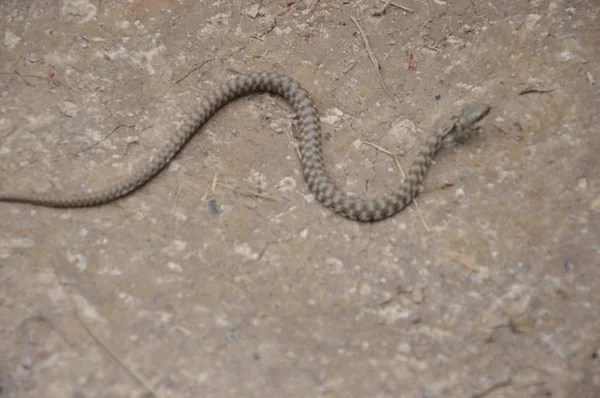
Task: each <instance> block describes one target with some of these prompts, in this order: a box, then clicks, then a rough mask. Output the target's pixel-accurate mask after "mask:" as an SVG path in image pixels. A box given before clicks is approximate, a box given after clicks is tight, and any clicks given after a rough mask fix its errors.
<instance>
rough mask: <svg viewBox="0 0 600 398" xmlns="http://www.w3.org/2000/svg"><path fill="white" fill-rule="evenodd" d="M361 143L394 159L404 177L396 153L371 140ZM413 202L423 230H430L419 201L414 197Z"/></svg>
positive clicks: (403, 175) (404, 176)
mask: <svg viewBox="0 0 600 398" xmlns="http://www.w3.org/2000/svg"><path fill="white" fill-rule="evenodd" d="M362 143H363V144H366V145H369V146H372V147H373V148H375V149H377V150H379V151H381V152H383V153H385V154H386V155H388V156H391V158H392V159H394V163H396V167H398V169H399V170H400V172H401V173H402V178H404V179H406V174H404V170H402V166H401V165H400V162H399V161H398V157H397V156H396V155H394V154H393V153H391V152H390V151H388V150H387V149H384V148H382V147H380V146H379V145H377V144H374V143H372V142H369V141H362ZM413 202H414V203H415V208H416V209H417V214H418V215H419V218H420V219H421V223H422V224H423V228H425V231H427V232H431V229H429V226H428V225H427V223H426V222H425V218H424V217H423V214H421V208H420V207H419V203H418V202H417V200H416V199H413Z"/></svg>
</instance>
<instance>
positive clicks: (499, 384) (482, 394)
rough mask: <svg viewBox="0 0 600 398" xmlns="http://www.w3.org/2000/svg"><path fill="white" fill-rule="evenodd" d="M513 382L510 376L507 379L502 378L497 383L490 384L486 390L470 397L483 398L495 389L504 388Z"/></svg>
mask: <svg viewBox="0 0 600 398" xmlns="http://www.w3.org/2000/svg"><path fill="white" fill-rule="evenodd" d="M511 382H512V380H511V379H510V377H509V378H508V379H506V380H502V381H499V382H497V383H494V384H493V385H492V386H490V387H489V388H487V389H485V390H484V391H482V392H480V393H477V394H473V395H471V397H470V398H483V397H485V396H486V395H488V394H490V393H491V392H494V391H495V390H498V389H500V388H504V387H506V386H508V385H510V383H511Z"/></svg>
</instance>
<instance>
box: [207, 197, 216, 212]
mask: <svg viewBox="0 0 600 398" xmlns="http://www.w3.org/2000/svg"><path fill="white" fill-rule="evenodd" d="M208 208H209V209H210V212H211V213H212V214H219V208H218V207H217V201H216V200H214V199H211V200H210V201H209V202H208Z"/></svg>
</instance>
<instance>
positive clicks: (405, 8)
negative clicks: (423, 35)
mask: <svg viewBox="0 0 600 398" xmlns="http://www.w3.org/2000/svg"><path fill="white" fill-rule="evenodd" d="M381 2H382V3H386V5H385V7H387V5H388V4H389V5H391V6H394V7H398V8H399V9H401V10H404V11H406V12H410V13H413V12H415V10H413V9H412V8H408V7H406V6H403V5H401V4H398V3H394V2H393V1H388V0H381Z"/></svg>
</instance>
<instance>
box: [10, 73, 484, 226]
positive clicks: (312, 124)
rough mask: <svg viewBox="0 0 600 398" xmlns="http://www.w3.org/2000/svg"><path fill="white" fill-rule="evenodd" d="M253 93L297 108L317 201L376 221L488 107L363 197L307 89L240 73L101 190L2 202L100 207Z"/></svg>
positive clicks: (467, 111) (448, 128) (467, 115)
mask: <svg viewBox="0 0 600 398" xmlns="http://www.w3.org/2000/svg"><path fill="white" fill-rule="evenodd" d="M255 92H269V93H273V94H277V95H279V96H281V97H282V98H284V99H285V100H286V101H287V102H288V103H289V104H290V105H291V106H292V108H293V110H294V111H295V112H296V114H297V116H298V119H299V124H300V143H299V150H300V160H301V163H302V171H303V173H304V179H305V180H306V182H307V184H308V188H309V189H310V191H311V192H312V193H313V194H314V195H315V197H316V198H317V200H319V202H321V203H322V204H323V205H325V206H326V207H328V208H329V209H331V210H333V211H334V212H336V213H338V214H340V215H342V216H344V217H347V218H349V219H351V220H357V221H378V220H382V219H385V218H388V217H390V216H392V215H394V214H396V213H398V212H399V211H401V210H402V209H404V208H405V207H406V206H407V205H408V204H409V203H410V202H411V201H412V200H413V198H414V197H415V195H416V194H417V193H418V191H419V188H420V186H421V184H422V183H423V180H424V179H425V174H426V173H427V170H428V169H429V167H430V166H431V161H432V159H433V157H434V156H435V154H436V153H437V151H438V150H439V149H440V148H441V146H442V144H443V143H444V142H445V141H448V140H453V139H454V140H461V139H463V138H464V137H466V136H467V135H469V134H471V133H473V132H475V131H477V129H478V128H477V127H476V126H475V124H476V123H477V122H478V121H480V120H481V119H483V118H484V117H485V116H486V115H487V114H488V112H489V110H490V107H489V106H488V105H485V104H467V105H464V106H463V107H462V108H461V109H460V111H459V112H458V113H457V114H456V115H455V116H453V117H451V118H450V119H449V120H448V121H447V122H446V123H444V124H443V125H442V126H441V127H440V128H439V129H438V130H437V131H436V133H435V134H433V135H432V136H430V137H429V138H427V139H426V140H425V141H424V142H423V144H422V146H421V148H420V151H419V152H418V154H417V155H416V157H415V159H414V162H413V164H412V165H411V167H410V169H409V171H408V173H407V175H406V178H405V179H404V181H403V182H402V183H401V184H400V186H399V187H398V188H397V189H395V190H394V191H392V192H390V193H388V194H386V195H383V196H382V197H380V198H376V199H360V198H355V197H351V196H349V195H347V194H346V193H344V192H342V191H341V190H340V189H339V188H337V186H336V185H335V184H334V183H333V182H332V180H331V178H330V177H329V175H328V174H327V171H326V169H325V164H324V161H323V153H322V146H321V145H322V144H321V132H320V125H319V119H318V115H317V110H316V108H315V106H314V104H313V102H312V100H311V98H310V96H309V94H308V92H307V91H306V90H304V89H303V88H302V87H301V86H300V85H299V84H298V83H296V82H295V81H294V80H292V79H291V78H289V77H287V76H284V75H278V74H267V73H256V74H250V75H241V76H238V77H236V78H233V79H231V80H229V81H228V82H226V83H224V84H223V85H221V86H220V87H219V88H217V89H216V90H214V91H213V92H212V93H211V94H210V95H208V96H207V97H206V98H204V99H203V100H202V102H201V105H200V108H199V109H197V110H196V111H195V112H194V113H193V114H192V115H191V116H190V117H189V118H188V119H187V120H186V121H185V122H184V123H183V125H182V126H181V127H180V128H179V129H178V130H177V132H176V133H175V134H174V135H173V137H172V138H170V139H169V141H168V142H167V144H166V145H165V146H164V147H163V148H162V149H161V150H160V151H159V152H158V154H157V155H156V156H154V157H153V158H152V159H151V160H150V161H149V162H148V163H147V164H146V165H145V167H143V168H142V169H140V170H138V171H136V172H134V173H133V174H132V175H131V176H129V177H126V178H125V179H123V180H122V181H119V182H117V183H115V184H114V185H112V186H109V187H108V188H104V189H101V190H97V191H93V192H89V193H80V194H72V195H65V196H60V195H55V194H22V195H21V194H9V193H0V202H18V203H28V204H32V205H38V206H46V207H58V208H75V207H90V206H98V205H102V204H105V203H108V202H111V201H113V200H116V199H118V198H121V197H123V196H125V195H127V194H129V193H131V192H133V191H134V190H136V189H137V188H139V187H140V186H142V185H144V184H145V183H147V182H148V181H150V180H151V179H152V178H153V177H154V176H155V175H156V174H158V173H159V172H160V171H161V170H162V169H163V168H164V167H165V166H166V165H167V164H168V163H169V162H170V161H171V159H173V157H174V156H175V155H176V154H177V153H178V152H179V151H180V150H181V149H182V148H183V147H184V146H185V144H186V143H187V142H188V141H189V140H190V138H191V137H192V136H193V135H194V133H195V132H196V131H198V129H199V128H200V127H201V126H203V125H204V124H205V123H206V122H207V121H208V120H209V119H210V118H211V117H212V116H213V115H214V114H215V113H216V112H217V111H218V110H219V109H220V108H221V107H223V106H224V105H226V104H227V103H229V102H231V101H233V100H235V99H237V98H239V97H241V96H244V95H247V94H249V93H255Z"/></svg>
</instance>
